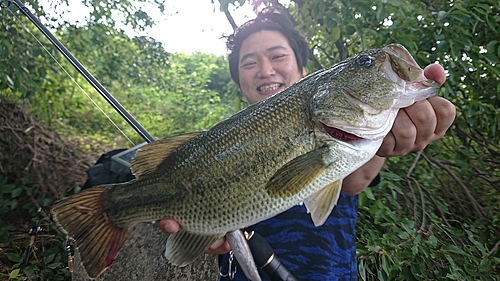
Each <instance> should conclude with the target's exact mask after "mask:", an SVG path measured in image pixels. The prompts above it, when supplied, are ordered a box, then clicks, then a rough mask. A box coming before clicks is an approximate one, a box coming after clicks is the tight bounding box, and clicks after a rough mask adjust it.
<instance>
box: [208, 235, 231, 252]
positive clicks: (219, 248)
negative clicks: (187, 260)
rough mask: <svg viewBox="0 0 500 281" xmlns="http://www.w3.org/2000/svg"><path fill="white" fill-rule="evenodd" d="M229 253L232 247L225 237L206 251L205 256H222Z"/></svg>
mask: <svg viewBox="0 0 500 281" xmlns="http://www.w3.org/2000/svg"><path fill="white" fill-rule="evenodd" d="M229 251H231V246H229V242H227V240H226V237H223V238H221V239H219V240H217V241H216V242H215V243H213V244H212V246H210V248H209V249H208V250H206V251H205V254H208V255H222V254H225V253H227V252H229Z"/></svg>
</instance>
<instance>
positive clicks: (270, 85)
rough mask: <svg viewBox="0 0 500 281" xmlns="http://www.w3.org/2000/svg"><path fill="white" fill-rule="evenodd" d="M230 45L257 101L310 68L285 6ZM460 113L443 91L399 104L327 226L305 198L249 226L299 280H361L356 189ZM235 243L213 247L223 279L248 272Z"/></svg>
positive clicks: (167, 223)
mask: <svg viewBox="0 0 500 281" xmlns="http://www.w3.org/2000/svg"><path fill="white" fill-rule="evenodd" d="M227 47H228V49H229V51H231V53H230V54H229V57H228V59H229V68H230V72H231V76H232V78H233V80H234V81H235V82H236V83H237V84H238V86H239V89H240V92H241V93H242V94H243V96H245V98H246V99H247V100H248V102H249V103H251V104H253V103H256V102H259V101H262V100H264V99H266V98H268V97H270V96H272V95H274V94H276V93H278V92H279V91H281V90H283V89H284V88H286V87H288V86H290V85H292V84H293V83H295V82H297V81H298V80H300V79H301V78H302V77H304V76H305V75H306V71H305V65H306V63H307V58H308V55H309V48H308V44H307V41H306V40H305V38H304V37H303V36H302V35H301V34H300V32H299V31H297V30H296V29H295V27H294V25H293V23H292V21H291V19H290V18H289V16H288V14H287V13H286V11H282V10H279V9H276V8H268V9H265V10H264V11H262V12H261V13H259V15H258V16H257V18H256V19H254V20H251V21H249V22H247V23H245V24H244V25H242V26H241V27H240V28H238V29H237V30H236V31H235V33H234V34H233V35H231V36H229V37H228V41H227ZM425 76H426V77H427V78H428V79H431V80H434V81H436V82H438V83H440V84H442V83H444V81H445V74H444V70H443V68H442V67H441V66H439V65H436V64H433V65H429V66H428V67H427V68H426V69H425ZM454 118H455V107H454V106H453V104H452V103H451V102H449V101H448V100H445V99H443V98H440V97H432V98H429V99H428V100H425V101H422V102H418V103H415V104H414V105H412V106H410V107H407V108H405V109H403V110H400V111H399V114H398V116H397V117H396V120H395V123H394V126H393V128H392V130H391V132H390V133H389V134H388V135H387V136H386V138H385V139H384V142H383V144H382V146H381V148H380V149H379V151H378V152H377V155H376V156H375V157H374V158H372V159H371V160H370V161H369V162H368V163H366V164H365V165H364V166H362V167H361V168H359V169H358V170H356V171H355V172H353V173H352V174H351V175H349V176H348V177H346V178H345V179H344V181H343V185H342V193H341V195H340V198H339V200H338V203H337V205H336V206H335V208H334V209H333V211H332V213H331V215H330V216H329V217H328V218H327V220H326V222H325V223H324V224H323V225H322V226H320V227H315V226H314V224H313V223H312V221H311V218H310V215H309V214H308V213H307V210H306V208H305V206H303V205H299V206H295V207H293V208H291V209H290V210H288V211H286V212H284V213H282V214H280V215H278V216H275V217H273V218H271V219H268V220H265V221H263V222H260V223H258V224H256V225H253V226H250V227H248V228H247V230H249V231H256V232H257V233H259V234H260V235H261V236H263V237H264V239H266V240H267V242H268V243H269V244H270V245H271V246H272V248H273V249H274V251H275V253H276V254H277V255H278V256H279V257H280V259H281V260H282V262H283V264H284V265H285V266H286V267H287V268H288V269H289V270H290V271H291V272H292V273H293V274H294V275H295V276H296V277H297V278H298V279H299V280H357V264H356V243H355V232H354V230H355V224H356V220H357V205H358V197H357V194H359V193H361V192H362V191H363V190H364V189H366V187H368V186H369V185H375V184H377V183H378V181H379V177H378V174H379V171H380V169H381V168H382V166H383V164H384V161H385V158H386V157H390V156H398V155H404V154H406V153H409V152H411V151H418V150H422V149H423V148H425V146H426V145H428V144H429V143H430V142H432V141H435V140H437V139H439V138H441V137H442V136H443V135H444V133H445V132H446V130H447V129H448V128H449V127H450V125H451V124H452V122H453V120H454ZM220 204H224V203H223V202H221V203H220ZM158 225H159V227H160V229H162V231H164V232H166V233H175V232H177V231H178V230H179V229H180V227H181V226H180V225H179V224H178V223H177V222H176V221H173V220H170V219H165V220H161V221H159V222H158ZM229 250H230V248H229V245H228V243H227V242H226V241H225V240H220V241H218V242H217V243H215V244H214V245H212V247H211V248H210V249H209V250H208V251H207V253H209V254H221V255H220V256H219V265H220V268H221V276H220V277H219V278H220V280H229V275H230V274H229V275H228V274H227V273H228V272H233V273H234V272H235V276H234V279H232V280H247V279H246V277H245V276H244V274H243V272H242V270H238V269H236V270H235V268H234V266H230V265H231V263H230V262H229V259H230V258H231V257H230V255H229V254H227V252H228V251H229ZM232 264H233V265H234V262H233V263H232Z"/></svg>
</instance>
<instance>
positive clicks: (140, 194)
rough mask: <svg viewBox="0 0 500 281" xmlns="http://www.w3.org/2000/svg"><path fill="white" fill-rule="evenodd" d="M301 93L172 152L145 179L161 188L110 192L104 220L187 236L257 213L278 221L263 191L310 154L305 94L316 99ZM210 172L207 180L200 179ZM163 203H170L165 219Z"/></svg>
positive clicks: (310, 125) (268, 103)
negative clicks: (168, 226)
mask: <svg viewBox="0 0 500 281" xmlns="http://www.w3.org/2000/svg"><path fill="white" fill-rule="evenodd" d="M301 89H302V88H298V90H296V91H290V92H287V95H282V96H280V97H281V99H275V100H266V104H264V105H260V107H255V108H249V110H245V111H242V112H240V113H239V114H237V115H235V116H233V118H231V119H229V120H227V121H224V122H223V123H221V124H220V125H218V126H216V127H214V128H213V129H211V130H210V131H207V132H205V133H203V134H201V135H200V136H198V137H197V138H196V139H193V140H192V141H190V142H189V143H187V144H186V145H184V146H182V147H180V148H179V149H177V150H175V151H174V152H173V153H172V155H171V159H169V161H166V162H164V163H162V165H161V167H159V170H161V171H162V172H158V173H155V174H152V175H150V176H148V177H147V178H144V181H150V182H162V183H164V184H162V185H146V184H144V185H136V184H131V185H128V186H123V187H121V188H115V189H111V190H110V192H109V194H107V198H109V201H108V199H106V205H107V206H109V211H108V212H107V215H108V217H109V218H110V219H111V220H112V221H113V222H115V224H117V225H127V224H130V223H132V222H134V221H151V220H155V219H158V218H161V217H170V218H174V219H176V220H178V221H179V222H180V223H181V224H182V225H183V227H185V228H186V229H187V230H189V231H192V232H196V233H221V231H224V230H227V229H237V228H240V227H242V226H245V225H246V226H248V225H249V224H251V223H253V222H254V221H255V219H253V218H255V217H259V216H256V214H257V212H260V213H263V214H264V216H265V215H268V214H273V213H276V211H277V210H276V202H274V201H270V200H269V198H268V195H267V193H266V192H265V189H264V187H265V184H266V182H267V179H268V178H270V177H271V176H272V175H273V174H274V172H275V171H276V167H281V166H283V165H284V163H287V162H289V161H290V160H291V159H293V158H296V157H297V156H299V155H302V154H304V153H305V152H307V151H310V150H312V149H313V148H314V146H315V143H314V139H313V138H311V136H310V135H311V133H312V132H313V126H314V122H311V121H310V120H311V118H310V116H309V115H310V112H309V110H308V107H309V106H308V101H309V100H310V98H311V97H310V96H312V94H305V93H313V91H312V90H309V91H306V92H304V91H302V90H301ZM291 112H293V113H294V114H290V113H291ZM296 112H300V114H298V115H297V114H296ZM290 140H302V141H293V142H291V141H290ZM187 158H188V159H189V160H190V161H189V162H188V163H185V161H184V160H185V159H187ZM256 163H258V165H256ZM207 167H211V171H210V173H209V174H207V173H200V171H203V170H204V169H207ZM179 185H180V186H179ZM144 186H148V187H147V188H143V187H144ZM255 186H261V188H260V189H256V188H255ZM125 198H129V200H128V201H127V202H125ZM221 200H222V203H223V204H221ZM186 201H187V202H191V204H186V203H185V202H186ZM254 201H257V202H258V204H255V202H254ZM165 202H173V203H172V204H170V206H169V210H168V211H166V210H165ZM256 205H258V207H257V206H256ZM249 206H252V209H248V208H249ZM125 210H126V212H125ZM193 210H196V212H193ZM221 214H222V215H221ZM249 216H251V217H249ZM260 216H263V215H260ZM219 225H220V227H218V226H219Z"/></svg>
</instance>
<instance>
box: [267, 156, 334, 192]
mask: <svg viewBox="0 0 500 281" xmlns="http://www.w3.org/2000/svg"><path fill="white" fill-rule="evenodd" d="M326 149H327V148H320V149H316V150H313V151H310V152H308V153H306V154H304V155H301V156H299V157H297V158H294V159H293V160H291V161H290V162H288V163H286V164H285V165H283V167H281V168H280V169H279V170H278V171H277V172H276V173H275V174H274V175H273V176H272V177H271V179H270V180H269V181H268V182H267V184H266V190H267V193H268V194H269V196H271V197H275V198H276V197H280V198H286V197H291V196H293V195H295V194H297V193H298V192H300V191H301V190H302V189H303V188H305V187H306V186H307V185H309V184H310V183H311V182H313V181H314V180H315V179H316V178H317V177H318V176H319V175H321V173H323V171H324V170H325V169H326V168H327V165H326V164H325V162H324V161H323V153H324V152H325V151H326Z"/></svg>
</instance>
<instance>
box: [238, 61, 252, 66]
mask: <svg viewBox="0 0 500 281" xmlns="http://www.w3.org/2000/svg"><path fill="white" fill-rule="evenodd" d="M254 64H255V62H254V61H252V62H245V63H243V64H241V67H249V66H252V65H254Z"/></svg>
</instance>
